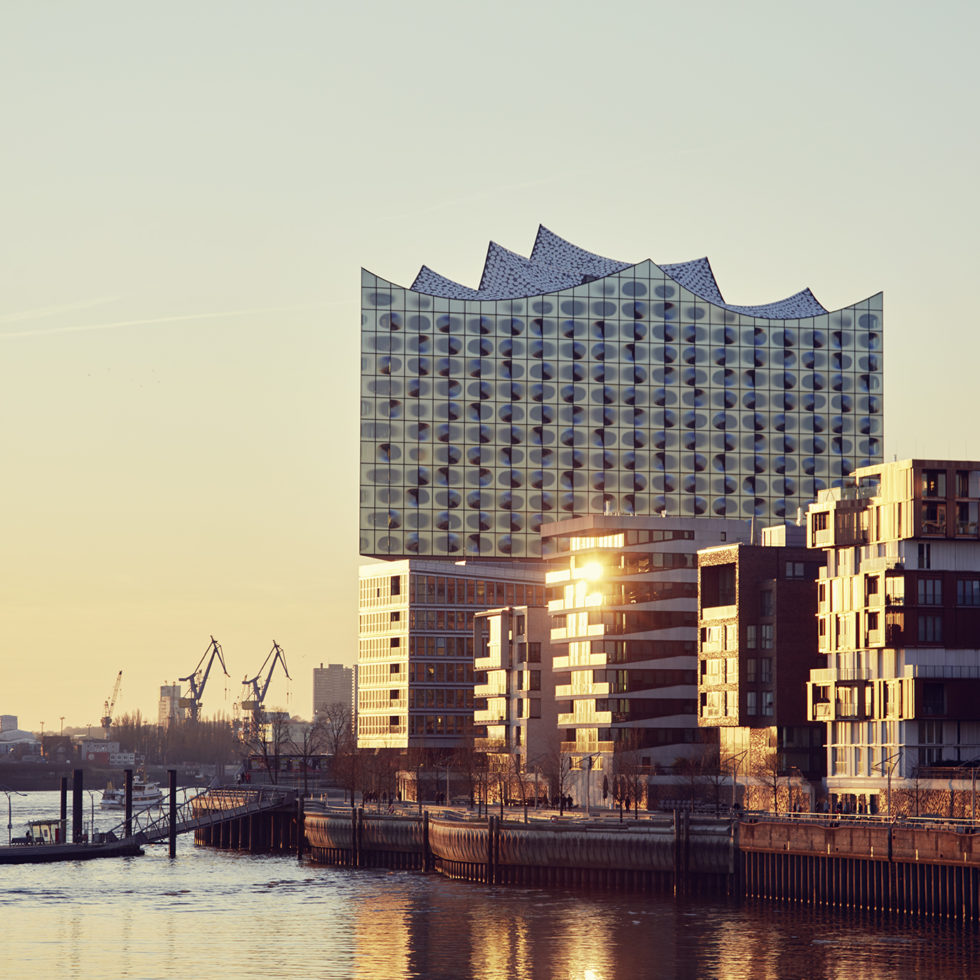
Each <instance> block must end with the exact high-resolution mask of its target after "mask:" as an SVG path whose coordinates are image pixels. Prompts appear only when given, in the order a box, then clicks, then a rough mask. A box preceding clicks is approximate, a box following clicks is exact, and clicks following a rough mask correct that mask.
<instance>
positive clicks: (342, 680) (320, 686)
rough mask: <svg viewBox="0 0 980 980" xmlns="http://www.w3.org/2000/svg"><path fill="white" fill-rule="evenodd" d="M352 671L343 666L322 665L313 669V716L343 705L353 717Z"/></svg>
mask: <svg viewBox="0 0 980 980" xmlns="http://www.w3.org/2000/svg"><path fill="white" fill-rule="evenodd" d="M353 698H354V671H353V670H352V669H351V668H350V667H346V666H344V665H343V664H327V665H326V666H324V665H323V664H322V663H321V664H320V666H319V667H314V668H313V716H314V717H316V716H317V715H318V714H319V713H320V712H322V711H324V710H325V709H326V708H329V707H331V706H332V705H335V704H342V705H344V706H345V707H346V708H347V709H348V710H349V711H350V713H351V718H352V719H353V716H354V700H353Z"/></svg>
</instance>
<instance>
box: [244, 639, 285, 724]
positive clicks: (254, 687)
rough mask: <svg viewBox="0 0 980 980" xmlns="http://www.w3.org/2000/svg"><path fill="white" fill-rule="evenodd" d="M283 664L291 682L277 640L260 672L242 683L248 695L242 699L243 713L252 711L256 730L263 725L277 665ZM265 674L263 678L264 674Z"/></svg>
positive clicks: (273, 642)
mask: <svg viewBox="0 0 980 980" xmlns="http://www.w3.org/2000/svg"><path fill="white" fill-rule="evenodd" d="M279 663H281V664H282V669H283V673H284V674H285V675H286V677H287V678H288V679H289V680H292V678H291V677H290V676H289V668H288V667H287V666H286V656H285V654H284V653H283V652H282V647H281V646H279V644H278V643H276V641H275V640H273V641H272V649H271V650H270V651H269V654H268V656H267V657H266V658H265V660H263V661H262V666H261V667H260V668H259V672H258V673H257V674H256V675H255V676H254V677H251V678H249V677H246V678H245V679H244V680H243V681H242V686H243V687H244V688H245V689H246V694H245V696H244V697H243V698H242V702H241V706H242V710H243V711H250V712H251V713H252V724H253V726H255V727H256V728H257V727H258V726H259V725H261V724H262V710H263V707H264V702H265V695H266V692H267V691H268V690H269V683H270V681H271V680H272V675H273V673H274V672H275V669H276V664H279ZM266 667H268V671H267V672H266V673H265V675H264V678H263V672H264V671H266Z"/></svg>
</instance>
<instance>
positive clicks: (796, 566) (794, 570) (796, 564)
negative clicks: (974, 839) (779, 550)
mask: <svg viewBox="0 0 980 980" xmlns="http://www.w3.org/2000/svg"><path fill="white" fill-rule="evenodd" d="M786 578H806V567H805V566H804V564H803V562H801V561H788V562H786Z"/></svg>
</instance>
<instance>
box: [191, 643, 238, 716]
mask: <svg viewBox="0 0 980 980" xmlns="http://www.w3.org/2000/svg"><path fill="white" fill-rule="evenodd" d="M216 659H217V661H218V662H219V663H220V664H221V669H222V670H223V671H224V674H225V677H228V676H229V675H228V668H227V667H226V666H225V658H224V654H223V653H222V652H221V644H220V643H219V642H218V641H217V640H216V639H215V638H214V636H212V637H211V642H210V643H209V644H208V648H207V649H206V650H205V651H204V653H203V654H202V655H201V659H200V660H199V661H198V662H197V667H196V668H195V670H194V672H193V673H192V674H191V675H190V676H188V677H181V678H179V680H180V682H181V683H184V682H187V683H188V684H190V687H191V693H190V697H186V698H181V699H180V706H181V707H182V708H189V709H190V712H191V720H192V721H197V718H198V715H199V714H200V711H201V698H202V697H203V696H204V685H205V684H207V682H208V675H209V674H210V673H211V668H212V667H213V666H214V661H215V660H216ZM205 660H206V661H207V664H206V665H205V664H204V662H205Z"/></svg>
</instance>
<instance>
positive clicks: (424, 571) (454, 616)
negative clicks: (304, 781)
mask: <svg viewBox="0 0 980 980" xmlns="http://www.w3.org/2000/svg"><path fill="white" fill-rule="evenodd" d="M543 603H544V568H543V566H541V565H540V563H539V564H528V565H522V564H519V563H509V562H494V563H480V562H460V563H453V562H447V561H444V560H438V559H436V560H432V559H423V558H411V559H405V560H403V561H398V562H389V563H377V564H373V565H364V566H362V567H361V570H360V599H359V605H360V638H359V641H358V660H357V699H358V704H357V744H358V747H360V748H375V749H382V748H391V749H409V748H419V749H447V748H448V749H453V748H457V747H459V746H461V745H463V744H465V743H466V742H467V741H468V740H469V739H472V737H473V617H474V615H475V614H476V613H478V612H481V611H483V610H486V609H492V608H496V607H499V606H522V605H532V606H534V605H538V606H540V605H543Z"/></svg>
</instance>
